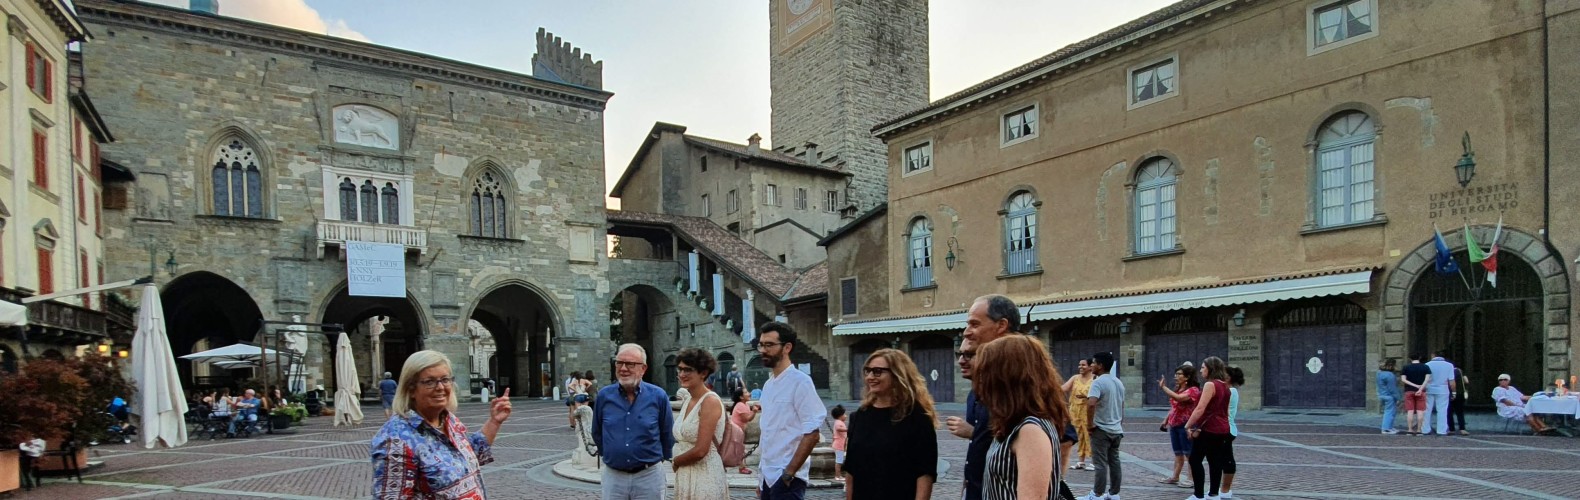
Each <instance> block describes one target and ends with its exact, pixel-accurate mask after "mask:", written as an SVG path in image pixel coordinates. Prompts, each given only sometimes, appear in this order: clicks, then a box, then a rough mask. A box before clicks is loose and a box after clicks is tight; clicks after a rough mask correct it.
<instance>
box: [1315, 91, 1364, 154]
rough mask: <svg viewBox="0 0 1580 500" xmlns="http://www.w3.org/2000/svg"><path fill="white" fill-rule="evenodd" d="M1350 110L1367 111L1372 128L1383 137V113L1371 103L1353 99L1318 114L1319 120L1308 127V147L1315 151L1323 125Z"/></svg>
mask: <svg viewBox="0 0 1580 500" xmlns="http://www.w3.org/2000/svg"><path fill="white" fill-rule="evenodd" d="M1349 112H1359V113H1365V114H1366V116H1370V117H1371V119H1372V129H1373V130H1375V131H1376V134H1377V136H1378V137H1382V135H1383V122H1382V113H1381V112H1379V111H1377V108H1374V107H1372V106H1371V105H1370V104H1366V103H1364V102H1358V101H1351V102H1346V103H1340V104H1335V105H1333V106H1332V107H1330V108H1328V109H1327V110H1325V111H1323V112H1322V113H1321V114H1319V115H1317V117H1318V118H1317V120H1316V121H1313V122H1311V126H1310V128H1308V129H1306V149H1309V150H1313V151H1315V149H1314V148H1316V147H1317V136H1318V135H1321V134H1322V126H1323V125H1327V123H1328V121H1330V120H1332V119H1333V117H1335V116H1339V115H1342V114H1344V113H1349Z"/></svg>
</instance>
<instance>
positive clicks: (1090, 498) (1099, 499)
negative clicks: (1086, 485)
mask: <svg viewBox="0 0 1580 500" xmlns="http://www.w3.org/2000/svg"><path fill="white" fill-rule="evenodd" d="M1107 499H1108V497H1105V496H1099V495H1098V494H1097V493H1096V492H1088V493H1087V494H1086V496H1083V497H1081V498H1078V499H1076V500H1107Z"/></svg>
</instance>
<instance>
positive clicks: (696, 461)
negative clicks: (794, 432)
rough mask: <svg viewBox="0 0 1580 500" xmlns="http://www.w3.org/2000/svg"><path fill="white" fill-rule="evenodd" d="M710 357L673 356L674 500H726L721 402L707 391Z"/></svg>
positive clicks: (695, 352) (685, 352)
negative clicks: (676, 391) (676, 393)
mask: <svg viewBox="0 0 1580 500" xmlns="http://www.w3.org/2000/svg"><path fill="white" fill-rule="evenodd" d="M718 366H719V365H718V362H717V361H715V360H714V359H713V355H712V354H709V353H708V351H704V350H702V349H682V350H681V351H680V353H679V354H676V355H675V369H676V371H679V372H680V377H679V378H680V388H681V390H680V394H681V405H680V419H679V420H678V421H677V422H676V423H677V425H675V431H674V432H675V449H676V450H686V452H685V453H681V454H679V455H675V458H674V462H673V463H674V468H675V500H728V499H729V498H730V484H729V481H728V480H727V479H725V477H724V459H723V458H721V457H719V441H721V440H723V439H724V402H723V401H722V400H720V399H719V395H718V394H714V393H713V391H711V390H708V386H707V380H708V376H709V375H712V374H713V372H714V370H716V369H718Z"/></svg>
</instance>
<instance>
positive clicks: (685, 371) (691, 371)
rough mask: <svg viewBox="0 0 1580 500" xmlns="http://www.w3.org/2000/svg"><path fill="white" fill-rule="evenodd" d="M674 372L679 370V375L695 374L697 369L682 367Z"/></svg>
mask: <svg viewBox="0 0 1580 500" xmlns="http://www.w3.org/2000/svg"><path fill="white" fill-rule="evenodd" d="M676 370H679V371H680V373H697V369H696V368H692V367H689V366H682V367H679V368H676Z"/></svg>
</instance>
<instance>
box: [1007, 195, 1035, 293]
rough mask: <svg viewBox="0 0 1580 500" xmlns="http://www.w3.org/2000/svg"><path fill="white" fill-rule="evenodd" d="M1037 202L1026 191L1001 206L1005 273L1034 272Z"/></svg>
mask: <svg viewBox="0 0 1580 500" xmlns="http://www.w3.org/2000/svg"><path fill="white" fill-rule="evenodd" d="M1037 205H1038V204H1037V200H1036V199H1035V198H1034V197H1033V196H1032V195H1031V193H1030V192H1028V191H1021V192H1019V193H1016V194H1015V196H1011V197H1010V199H1009V203H1008V204H1006V205H1005V206H1004V212H1003V213H1004V272H1005V274H1021V273H1029V272H1032V271H1035V270H1037Z"/></svg>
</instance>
